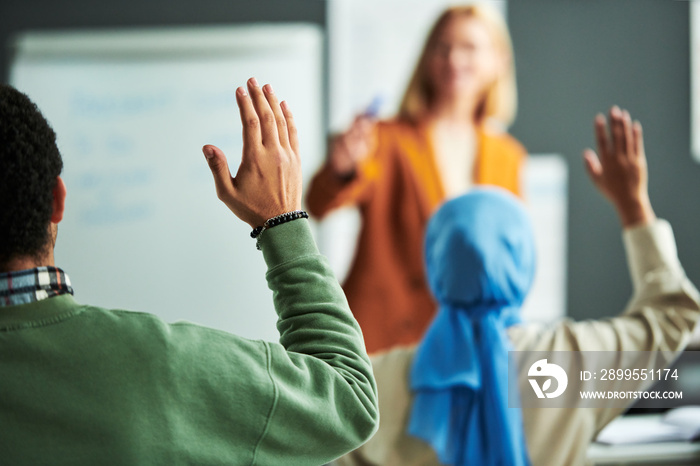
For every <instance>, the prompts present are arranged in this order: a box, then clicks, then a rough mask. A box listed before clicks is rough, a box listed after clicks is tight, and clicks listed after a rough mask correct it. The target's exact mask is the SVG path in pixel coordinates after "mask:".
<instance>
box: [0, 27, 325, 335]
mask: <svg viewBox="0 0 700 466" xmlns="http://www.w3.org/2000/svg"><path fill="white" fill-rule="evenodd" d="M15 48H16V54H15V60H14V62H13V63H12V66H11V76H10V80H11V83H12V84H13V85H15V86H16V87H17V88H18V89H20V90H21V91H23V92H25V93H27V94H28V95H29V96H30V98H31V99H32V100H33V101H34V102H36V103H37V105H38V106H39V108H40V109H41V110H42V112H43V113H44V115H45V116H46V117H47V119H48V120H49V122H50V123H51V125H52V126H53V128H54V129H55V131H56V133H57V135H58V145H59V149H60V151H61V154H62V155H63V159H64V171H63V174H62V177H63V179H64V181H65V183H66V186H67V189H68V197H67V200H66V213H65V217H64V220H63V221H62V222H61V223H60V225H59V230H58V231H59V233H58V241H57V245H56V264H57V266H59V267H61V268H63V269H64V270H65V271H66V272H67V273H68V274H69V275H70V277H71V280H72V282H73V286H74V288H75V297H76V299H77V300H78V301H79V302H82V303H87V304H94V305H99V306H104V307H108V308H122V309H128V310H135V311H143V312H151V313H154V314H157V315H159V316H160V317H162V318H163V319H164V320H166V321H169V322H172V321H176V320H188V321H193V322H196V323H200V324H203V325H207V326H211V327H215V328H219V329H222V330H226V331H230V332H233V333H236V334H239V335H243V336H245V337H249V338H261V339H266V340H271V341H276V340H277V339H278V337H279V335H278V333H277V330H276V327H275V323H276V320H277V316H276V314H275V313H274V310H273V306H272V293H271V292H270V291H269V290H268V289H267V283H266V281H265V278H264V274H265V271H266V267H265V264H264V261H263V258H262V254H261V253H260V251H257V250H256V249H255V244H254V241H253V240H252V239H251V238H250V236H249V233H250V227H249V226H248V225H247V224H245V223H243V222H242V221H240V220H238V219H237V218H236V217H235V216H234V215H233V214H232V213H231V212H230V211H229V210H228V209H227V208H226V207H225V206H224V205H223V204H222V203H221V202H220V201H219V200H218V199H217V198H216V194H215V191H214V184H213V181H212V176H211V173H210V171H209V168H208V166H207V164H206V162H205V159H204V156H203V155H202V152H201V147H202V146H203V145H204V144H215V145H217V146H219V147H221V148H222V149H223V150H224V152H225V153H226V154H227V156H228V158H229V164H230V166H231V169H232V171H233V172H234V173H235V170H236V168H237V167H238V164H239V163H240V156H241V148H242V140H241V124H240V119H239V114H238V109H237V107H236V103H235V95H234V92H235V89H236V87H237V86H240V85H244V84H245V81H246V80H247V79H248V78H249V77H251V76H256V77H257V78H258V81H259V82H260V83H261V84H262V83H266V82H269V83H271V84H272V85H273V87H274V88H275V92H276V93H277V95H278V96H280V98H281V99H286V100H287V101H288V102H289V104H290V106H291V108H292V110H293V112H294V115H295V118H296V121H297V123H298V127H299V138H300V144H301V148H302V164H303V173H304V178H305V179H306V180H308V179H310V177H311V174H312V173H313V172H314V170H315V169H316V167H317V166H318V165H319V164H320V162H321V158H322V148H323V143H324V142H323V141H324V128H323V125H322V58H323V56H322V53H323V36H322V33H321V32H320V30H319V29H318V28H317V27H315V26H309V25H274V26H273V25H252V26H244V27H239V26H236V27H217V28H187V29H180V28H176V29H161V30H158V29H156V30H128V31H91V32H70V33H68V32H64V33H28V34H24V35H22V36H20V37H18V38H17V40H16V43H15Z"/></svg>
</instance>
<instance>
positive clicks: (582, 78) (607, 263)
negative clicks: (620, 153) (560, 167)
mask: <svg viewBox="0 0 700 466" xmlns="http://www.w3.org/2000/svg"><path fill="white" fill-rule="evenodd" d="M0 1H1V2H2V3H0V44H9V40H10V38H11V37H12V36H13V35H14V34H16V33H17V32H20V31H24V30H54V29H81V28H86V29H94V28H101V27H119V28H128V27H144V26H182V25H189V26H192V25H204V24H232V23H243V22H294V21H301V22H308V23H313V24H318V25H321V26H322V27H325V25H326V19H325V18H326V2H325V1H324V0H246V1H241V0H237V1H231V0H229V1H224V0H199V1H197V2H187V1H184V0H169V1H167V2H166V1H163V0H156V1H153V0H149V1H144V0H122V1H121V2H119V4H118V5H117V4H116V3H112V2H95V1H94V0H78V1H65V0H64V1H61V0H0ZM508 22H509V25H510V28H511V33H512V35H513V43H514V46H515V56H516V63H517V71H518V91H519V112H518V119H517V120H516V123H515V125H514V126H513V127H512V131H511V132H512V133H513V134H514V135H515V137H517V138H518V139H519V140H520V141H522V142H523V144H524V145H525V146H526V147H527V148H528V150H529V151H530V152H532V153H559V154H562V155H564V156H565V157H566V158H567V160H568V162H569V168H570V174H569V176H570V178H569V221H568V234H569V237H568V264H569V271H568V313H569V315H570V316H572V317H573V318H576V319H583V318H598V317H601V316H606V315H614V314H616V313H619V311H620V310H621V309H622V308H623V307H624V305H625V303H626V302H627V300H628V298H629V296H630V293H631V285H630V281H629V278H628V276H627V271H626V264H625V258H624V252H623V249H622V243H621V239H620V228H619V224H618V221H617V218H616V216H615V214H614V212H613V210H612V208H611V207H610V206H609V205H608V204H607V203H606V202H605V201H604V200H603V199H602V197H601V196H600V195H599V194H598V193H597V192H595V191H594V189H593V187H592V185H591V184H590V183H589V182H588V180H587V178H586V173H585V171H584V168H583V164H582V162H581V151H582V149H583V148H585V147H588V146H591V145H592V144H593V132H592V119H593V117H594V115H595V114H596V113H597V112H604V111H607V109H608V108H609V107H610V106H611V105H613V104H618V105H621V106H624V107H625V108H628V109H629V110H630V112H631V113H632V116H633V117H634V118H637V119H639V120H640V121H641V122H642V124H643V125H644V132H645V143H646V149H647V156H648V161H649V167H650V191H651V198H652V201H653V204H654V207H655V209H656V211H657V214H658V215H659V216H660V217H663V218H666V219H668V220H669V221H670V222H671V223H672V225H673V227H674V231H675V234H676V239H677V242H678V249H679V254H680V256H681V258H682V260H683V264H684V266H685V269H686V271H687V273H688V275H689V276H690V278H691V280H693V281H694V282H695V283H700V247H698V246H697V245H696V244H695V239H696V231H697V230H698V226H700V220H699V219H698V210H699V209H698V208H697V207H696V206H697V205H698V201H699V200H700V164H698V163H696V162H694V161H693V160H692V158H691V155H690V67H689V64H690V60H689V51H690V34H689V3H688V2H685V1H673V0H516V1H511V2H509V4H508ZM11 54H12V52H11V48H10V47H9V45H6V46H2V47H0V77H1V79H2V80H3V81H7V75H8V67H9V64H10V61H11Z"/></svg>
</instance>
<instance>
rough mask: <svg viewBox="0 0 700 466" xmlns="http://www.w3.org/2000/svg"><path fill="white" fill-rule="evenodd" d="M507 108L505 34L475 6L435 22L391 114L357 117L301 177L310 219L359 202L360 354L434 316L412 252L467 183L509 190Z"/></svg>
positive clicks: (418, 332)
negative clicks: (309, 176)
mask: <svg viewBox="0 0 700 466" xmlns="http://www.w3.org/2000/svg"><path fill="white" fill-rule="evenodd" d="M515 108H516V88H515V67H514V63H513V50H512V45H511V41H510V35H509V33H508V28H507V26H506V24H505V21H504V20H503V18H502V16H501V15H500V14H499V13H498V12H497V11H495V10H493V9H492V8H491V7H488V6H485V5H468V6H457V7H452V8H449V9H447V10H446V11H445V12H444V13H442V15H441V16H440V17H439V18H438V20H437V21H436V23H435V24H434V26H433V27H432V29H431V31H430V33H429V34H428V39H427V41H426V43H425V46H424V48H423V51H422V53H421V55H420V58H419V60H418V64H417V66H416V69H415V71H414V73H413V76H412V78H411V80H410V82H409V85H408V88H407V89H406V92H405V94H404V97H403V100H402V102H401V105H400V108H399V112H398V115H397V116H396V118H394V119H392V120H388V121H379V122H375V121H372V120H371V119H370V118H369V117H367V116H358V117H357V118H356V119H355V121H354V122H353V124H352V126H351V127H350V128H349V129H348V130H347V131H346V132H345V133H342V134H340V135H339V136H337V137H336V138H335V139H334V141H333V142H332V144H331V148H330V152H329V156H328V160H327V162H326V164H325V165H324V166H323V167H322V168H321V170H320V171H319V172H318V173H317V174H316V176H315V177H314V179H313V180H312V182H311V186H310V188H309V191H308V197H307V204H308V209H309V211H310V212H311V213H312V214H313V215H315V216H316V217H319V218H322V217H323V216H324V215H325V214H327V213H328V212H329V211H331V210H333V209H335V208H337V207H341V206H347V205H356V206H358V207H359V210H360V215H361V218H362V227H361V230H360V235H359V239H358V245H357V251H356V253H355V258H354V261H353V264H352V267H351V269H350V272H349V274H348V277H347V279H346V281H345V284H344V289H345V292H346V295H347V297H348V301H349V302H350V308H351V309H352V311H353V313H354V314H355V317H356V318H357V320H358V322H359V323H360V326H361V327H362V331H363V334H364V337H365V343H366V345H367V350H368V351H369V352H376V351H379V350H382V349H387V348H390V347H392V346H395V345H404V344H411V343H415V342H417V341H418V340H419V339H420V338H421V336H422V335H423V333H424V331H425V329H426V328H427V326H428V324H429V323H430V321H431V319H432V317H433V315H434V313H435V309H436V306H435V303H434V301H433V299H432V297H431V295H430V292H429V290H428V287H427V284H426V283H425V278H424V277H425V273H424V266H423V260H422V256H421V251H422V249H423V234H424V232H425V226H426V224H427V221H428V218H429V217H430V216H431V214H432V213H433V212H434V211H435V209H436V208H437V207H438V206H439V205H440V203H441V202H442V201H444V200H445V199H447V198H452V197H455V196H457V195H459V194H462V193H464V192H465V191H467V190H468V189H469V188H470V187H471V186H473V185H475V184H490V185H497V186H501V187H503V188H506V189H508V190H509V191H511V192H513V193H514V194H517V195H520V170H521V166H522V163H523V160H524V158H525V155H526V153H525V150H524V148H523V147H522V146H521V145H520V144H519V143H518V142H517V141H516V140H515V139H513V138H512V137H511V136H509V135H508V134H507V133H505V132H504V131H503V129H504V128H506V127H507V126H508V125H509V124H510V123H511V122H512V120H513V118H514V116H515Z"/></svg>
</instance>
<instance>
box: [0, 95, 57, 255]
mask: <svg viewBox="0 0 700 466" xmlns="http://www.w3.org/2000/svg"><path fill="white" fill-rule="evenodd" d="M62 169H63V160H62V159H61V154H60V153H59V151H58V146H57V145H56V133H54V131H53V129H52V128H51V126H50V125H49V123H48V121H46V118H44V116H43V115H42V114H41V111H39V109H38V108H37V106H36V104H34V103H33V102H32V101H31V100H29V97H27V96H26V95H25V94H23V93H21V92H19V91H18V90H17V89H15V88H13V87H12V86H9V85H7V84H0V269H4V268H5V266H6V265H7V264H8V263H9V261H10V260H13V259H16V258H21V257H28V258H32V259H36V260H41V259H42V258H43V257H44V255H45V254H46V252H47V249H48V248H50V247H51V244H50V242H51V236H50V235H51V230H50V228H49V226H50V221H51V214H52V212H53V189H54V187H55V186H56V179H57V177H58V175H59V174H60V173H61V170H62Z"/></svg>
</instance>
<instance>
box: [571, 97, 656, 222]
mask: <svg viewBox="0 0 700 466" xmlns="http://www.w3.org/2000/svg"><path fill="white" fill-rule="evenodd" d="M594 127H595V135H596V142H597V146H598V154H596V153H595V152H594V151H593V150H591V149H587V150H586V151H584V160H585V164H586V169H587V171H588V174H589V176H590V178H591V180H592V181H593V183H594V184H595V185H596V187H597V188H598V190H599V191H600V192H601V193H602V194H603V195H604V196H605V197H606V198H608V200H610V202H611V203H612V204H613V205H614V206H615V208H616V209H617V212H618V215H619V216H620V220H621V222H622V224H623V225H624V226H625V227H631V226H635V225H639V224H644V223H649V222H651V221H653V220H654V219H655V218H656V217H655V215H654V211H653V209H652V208H651V202H650V201H649V193H648V181H647V179H648V174H647V162H646V155H645V153H644V140H643V135H642V125H641V124H640V123H639V122H638V121H635V122H634V123H632V119H631V117H630V114H629V112H628V111H626V110H621V109H620V108H618V107H612V108H611V109H610V136H608V129H607V124H606V121H605V117H604V116H603V115H598V116H596V118H595V121H594Z"/></svg>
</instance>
